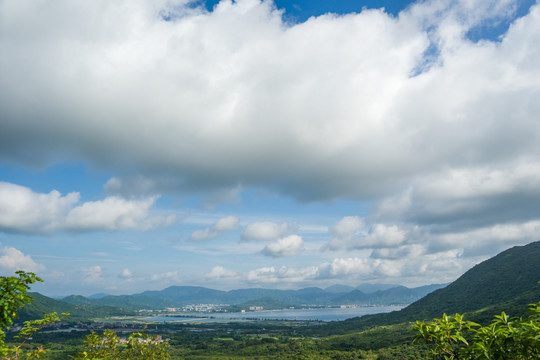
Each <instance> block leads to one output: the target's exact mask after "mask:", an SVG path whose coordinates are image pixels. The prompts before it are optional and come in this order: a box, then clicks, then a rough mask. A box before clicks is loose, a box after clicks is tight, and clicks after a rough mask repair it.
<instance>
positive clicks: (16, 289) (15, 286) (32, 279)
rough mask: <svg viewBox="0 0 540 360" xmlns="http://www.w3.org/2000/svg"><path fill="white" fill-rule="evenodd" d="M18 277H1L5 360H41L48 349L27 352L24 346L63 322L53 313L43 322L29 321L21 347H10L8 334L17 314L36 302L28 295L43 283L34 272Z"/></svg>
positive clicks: (0, 348)
mask: <svg viewBox="0 0 540 360" xmlns="http://www.w3.org/2000/svg"><path fill="white" fill-rule="evenodd" d="M15 274H16V275H17V276H0V355H1V356H2V358H3V359H21V358H26V359H37V358H40V357H42V356H43V355H44V354H45V353H46V350H45V349H43V348H42V347H41V346H38V347H37V348H36V349H30V350H25V348H23V346H24V345H25V344H26V342H27V340H29V339H31V338H32V336H33V335H34V334H35V333H36V332H37V331H38V330H40V329H42V328H44V327H46V326H48V325H50V324H52V323H54V322H57V321H60V317H59V316H58V314H57V313H51V314H47V315H45V316H44V318H43V319H38V320H31V321H25V322H24V324H23V326H22V328H21V329H20V330H19V334H18V335H17V336H16V338H17V339H19V340H20V343H19V344H18V345H7V344H6V343H5V337H6V333H5V330H7V329H9V328H10V327H11V326H13V319H15V318H17V311H18V310H19V309H21V308H23V307H24V306H25V305H26V304H28V303H30V302H31V301H32V297H31V296H30V295H28V294H27V292H28V290H29V289H30V285H31V284H34V283H36V282H37V281H43V280H42V279H41V278H39V277H38V276H36V274H34V273H31V272H28V273H27V272H24V271H17V272H16V273H15ZM63 315H68V314H63Z"/></svg>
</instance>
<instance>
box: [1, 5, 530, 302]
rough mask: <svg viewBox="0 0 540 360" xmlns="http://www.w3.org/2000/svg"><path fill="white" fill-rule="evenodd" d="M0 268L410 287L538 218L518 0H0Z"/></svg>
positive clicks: (113, 287) (483, 254)
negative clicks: (80, 0) (75, 1)
mask: <svg viewBox="0 0 540 360" xmlns="http://www.w3.org/2000/svg"><path fill="white" fill-rule="evenodd" d="M0 24H2V25H1V26H0V52H1V53H2V54H3V56H2V58H1V59H0V78H1V79H2V81H0V273H1V274H3V275H7V274H11V273H13V272H14V271H16V270H18V269H24V270H28V271H34V272H37V273H38V274H39V275H41V276H42V277H43V278H44V279H45V281H46V282H45V283H44V284H41V285H38V286H36V288H35V289H36V290H38V291H40V292H42V293H44V294H47V295H67V294H72V293H75V294H83V295H90V294H93V293H97V292H106V293H111V294H129V293H136V292H140V291H144V290H150V289H151V290H154V289H162V288H165V287H167V286H170V285H201V286H206V287H211V288H217V289H224V290H227V289H233V288H245V287H269V288H293V289H294V288H300V287H306V286H319V287H322V288H324V287H327V286H330V285H334V284H347V285H352V286H354V285H358V284H361V283H374V282H380V283H395V284H403V285H406V286H419V285H424V284H429V283H443V282H449V281H453V280H454V279H456V278H457V277H458V276H459V275H461V274H462V273H463V272H464V271H466V270H468V269H469V268H470V267H471V266H473V265H474V264H476V263H478V262H480V261H482V260H484V259H486V258H488V257H490V256H493V255H495V254H496V253H497V252H499V251H501V250H503V249H506V248H509V247H511V246H514V245H522V244H526V243H529V242H531V241H535V240H538V239H539V238H540V237H539V235H540V213H539V212H538V204H539V203H540V202H539V200H540V181H539V180H538V179H540V161H539V155H540V148H539V145H538V144H540V141H539V140H540V139H539V137H540V127H539V125H538V120H537V119H538V118H539V115H540V102H539V101H538V98H539V96H540V76H539V74H540V63H539V62H538V61H536V59H538V58H539V56H540V46H539V45H538V44H540V7H539V6H538V4H537V3H536V2H535V1H524V0H522V1H514V0H488V1H465V0H463V1H443V0H432V1H422V2H410V3H407V2H402V1H375V0H372V1H344V0H340V1H337V0H336V1H307V0H306V1H276V2H275V3H274V2H271V1H258V0H238V1H236V2H231V1H221V2H218V1H211V2H208V3H203V2H189V1H185V0H177V1H165V0H163V1H148V0H137V1H127V0H126V1H121V0H115V1H95V2H88V3H84V4H76V5H74V4H73V3H72V2H70V1H68V0H66V1H44V2H42V3H40V4H39V5H38V4H37V3H35V2H32V1H21V0H3V1H0Z"/></svg>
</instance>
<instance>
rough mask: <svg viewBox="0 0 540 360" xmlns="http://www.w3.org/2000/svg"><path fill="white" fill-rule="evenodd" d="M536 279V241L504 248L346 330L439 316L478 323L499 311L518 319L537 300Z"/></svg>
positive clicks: (539, 255) (539, 254) (539, 259)
mask: <svg viewBox="0 0 540 360" xmlns="http://www.w3.org/2000/svg"><path fill="white" fill-rule="evenodd" d="M539 280H540V241H539V242H533V243H531V244H528V245H525V246H516V247H513V248H511V249H508V250H506V251H504V252H502V253H500V254H498V255H496V256H495V257H493V258H491V259H488V260H486V261H484V262H482V263H480V264H478V265H476V266H474V267H473V268H472V269H470V270H469V271H467V272H466V273H465V274H463V275H462V276H461V277H460V278H459V279H457V280H456V281H454V282H453V283H451V284H450V285H448V286H446V287H445V288H442V289H439V290H436V291H433V292H432V293H430V294H428V295H427V296H425V297H423V298H422V299H420V300H418V301H416V302H414V303H412V304H411V305H409V306H407V307H406V308H404V309H402V310H400V311H395V312H392V313H388V314H379V315H371V316H365V317H363V318H360V319H358V318H357V319H351V320H347V321H346V322H348V323H349V325H348V326H346V327H349V326H351V327H355V326H360V325H384V324H396V323H401V322H407V321H415V320H426V319H432V318H435V317H440V316H441V315H442V314H443V313H446V314H455V313H467V314H468V315H467V318H468V319H470V320H475V321H479V322H488V321H490V320H491V319H492V318H493V315H495V314H498V313H500V312H501V311H505V312H507V313H508V314H509V315H513V316H518V315H522V314H524V313H525V312H526V311H527V309H528V304H530V303H533V302H538V301H539V300H540V286H539V285H538V281H539Z"/></svg>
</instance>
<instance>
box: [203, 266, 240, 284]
mask: <svg viewBox="0 0 540 360" xmlns="http://www.w3.org/2000/svg"><path fill="white" fill-rule="evenodd" d="M237 277H238V273H237V272H235V271H232V270H228V269H226V268H224V267H223V266H214V267H213V268H212V270H211V271H210V272H209V273H208V274H206V278H207V279H208V280H211V281H213V280H226V279H234V278H237Z"/></svg>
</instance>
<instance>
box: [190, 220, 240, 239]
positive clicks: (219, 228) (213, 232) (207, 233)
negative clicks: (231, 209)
mask: <svg viewBox="0 0 540 360" xmlns="http://www.w3.org/2000/svg"><path fill="white" fill-rule="evenodd" d="M239 222H240V219H238V218H237V217H236V216H226V217H223V218H221V219H219V220H218V221H216V222H215V223H214V224H213V225H212V226H210V227H207V228H204V229H200V230H195V231H194V232H192V233H191V235H190V236H189V239H190V240H191V241H203V240H210V239H213V238H216V237H218V236H220V235H221V234H223V233H224V232H226V231H231V230H235V229H236V228H238V224H239Z"/></svg>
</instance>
